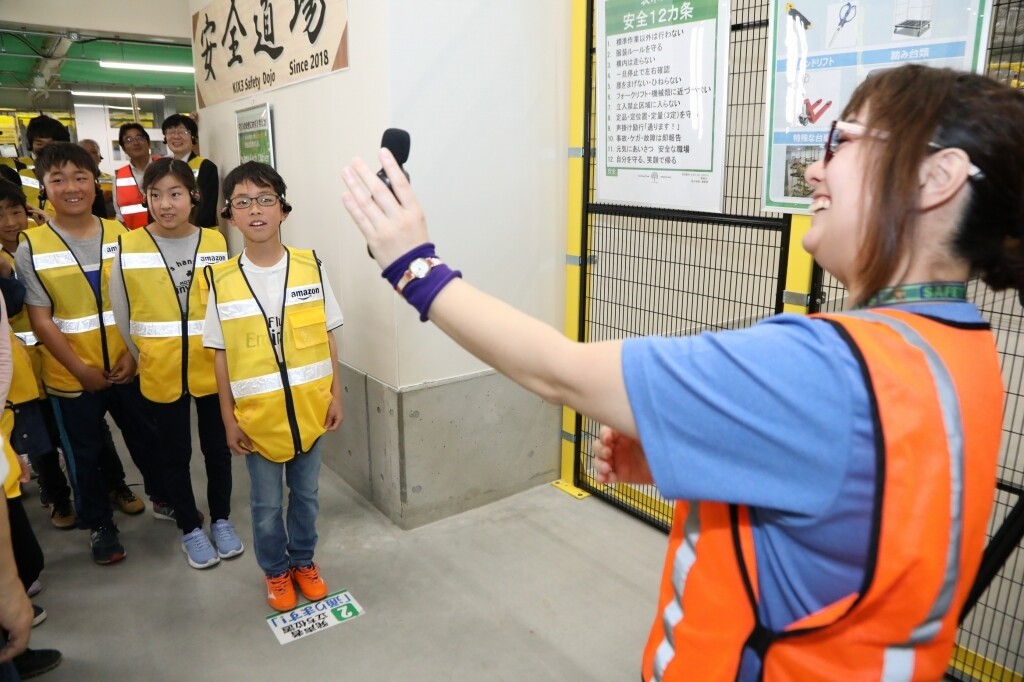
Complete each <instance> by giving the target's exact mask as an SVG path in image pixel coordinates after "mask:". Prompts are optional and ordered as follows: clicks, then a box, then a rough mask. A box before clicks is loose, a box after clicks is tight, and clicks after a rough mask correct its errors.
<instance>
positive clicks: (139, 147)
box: [121, 128, 149, 166]
mask: <svg viewBox="0 0 1024 682" xmlns="http://www.w3.org/2000/svg"><path fill="white" fill-rule="evenodd" d="M121 146H122V147H123V148H124V151H125V153H126V154H127V155H128V158H129V159H131V160H132V161H133V162H134V161H138V160H142V161H143V163H141V164H139V163H136V164H135V165H136V166H138V165H142V166H145V165H146V164H145V162H146V161H148V160H149V138H148V137H147V136H146V133H145V131H144V130H142V129H141V128H128V129H127V130H125V132H124V136H123V137H122V138H121Z"/></svg>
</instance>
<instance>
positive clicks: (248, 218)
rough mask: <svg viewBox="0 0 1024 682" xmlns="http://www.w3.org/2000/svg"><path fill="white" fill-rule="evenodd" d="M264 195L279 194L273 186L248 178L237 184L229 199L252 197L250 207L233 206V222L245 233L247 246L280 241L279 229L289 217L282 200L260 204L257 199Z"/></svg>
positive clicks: (231, 219)
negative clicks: (257, 183) (272, 203)
mask: <svg viewBox="0 0 1024 682" xmlns="http://www.w3.org/2000/svg"><path fill="white" fill-rule="evenodd" d="M263 195H267V196H277V194H276V193H275V192H274V189H273V188H272V187H268V186H264V185H255V184H253V183H251V182H249V181H248V180H246V181H245V182H240V183H239V184H237V185H235V188H234V189H233V190H232V191H231V196H230V197H229V200H232V201H233V200H234V199H237V198H238V197H248V198H249V199H252V202H251V203H250V204H249V207H248V208H235V207H234V206H232V207H231V218H230V221H231V224H232V225H234V226H235V227H237V228H238V229H239V231H240V232H241V233H242V234H243V235H245V243H246V245H247V246H248V245H250V244H263V243H266V242H269V241H280V235H279V233H278V231H279V229H280V228H281V223H283V222H284V221H285V219H286V218H287V217H288V214H287V213H285V212H284V211H283V210H281V202H280V201H278V202H277V203H276V204H274V205H273V206H260V204H259V202H258V201H256V199H257V197H260V196H263Z"/></svg>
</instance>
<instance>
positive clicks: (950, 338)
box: [343, 64, 1024, 682]
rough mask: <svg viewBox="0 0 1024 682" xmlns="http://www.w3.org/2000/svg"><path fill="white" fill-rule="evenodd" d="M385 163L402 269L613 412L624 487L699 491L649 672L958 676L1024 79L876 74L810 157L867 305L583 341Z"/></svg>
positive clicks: (1021, 226) (590, 408) (1015, 267)
mask: <svg viewBox="0 0 1024 682" xmlns="http://www.w3.org/2000/svg"><path fill="white" fill-rule="evenodd" d="M380 157H381V162H382V163H383V166H384V169H385V170H386V171H387V175H388V178H389V179H390V181H391V187H392V188H394V190H395V193H394V194H392V192H391V191H390V190H389V189H388V188H387V186H385V185H384V183H383V182H381V180H380V179H379V178H378V177H377V175H376V174H375V173H374V169H371V168H370V167H368V166H367V165H366V164H365V163H364V162H362V161H361V160H358V159H356V160H355V161H354V162H353V164H352V167H349V168H346V169H345V170H344V171H343V177H344V180H345V183H346V184H347V185H348V188H349V193H347V194H346V195H345V196H344V197H343V200H344V203H345V208H346V209H348V211H349V213H350V214H351V215H352V217H353V219H354V221H355V223H356V225H357V226H358V227H359V229H360V231H361V232H362V233H363V235H364V236H365V237H366V239H367V242H368V243H369V246H370V249H371V251H372V252H373V255H374V257H375V258H376V259H377V261H378V262H379V264H380V265H381V266H382V267H383V268H384V276H385V278H387V279H388V281H389V283H390V284H391V286H393V287H396V288H398V289H399V291H401V293H402V296H403V297H404V298H405V300H406V301H407V302H408V303H410V304H411V305H413V306H414V307H415V308H416V310H417V311H418V312H419V313H420V316H421V319H423V320H426V319H427V317H428V315H429V319H430V321H432V322H433V323H434V324H436V325H437V327H438V328H439V329H440V330H441V331H443V332H444V333H446V334H448V335H449V336H451V337H452V338H453V339H454V340H455V341H456V342H458V343H459V344H460V345H462V346H463V347H464V348H466V349H467V350H469V351H470V352H472V353H474V354H475V355H476V356H477V357H479V358H480V359H482V360H483V361H484V362H486V363H487V364H489V365H491V366H493V367H495V368H496V369H497V370H498V371H500V372H502V373H504V374H506V375H508V376H509V377H511V378H512V379H514V380H515V381H517V382H519V383H520V384H522V385H523V386H524V387H526V388H527V389H529V390H532V391H534V392H536V393H538V394H539V395H541V396H542V397H543V398H544V399H545V400H547V401H548V402H549V403H551V404H553V405H566V406H569V407H572V408H573V409H575V410H576V411H578V412H580V413H581V414H585V415H588V416H589V417H591V418H592V419H594V420H596V421H598V422H600V423H602V424H604V426H603V427H602V428H601V433H600V437H599V440H598V441H597V442H596V443H595V444H594V448H593V454H594V458H593V460H592V461H591V462H590V463H591V464H592V466H593V475H594V477H595V480H597V481H598V482H599V483H603V484H608V483H616V482H631V483H651V482H654V483H656V484H657V486H658V489H659V490H660V491H661V493H662V494H663V495H664V496H665V497H666V498H668V499H674V500H678V502H677V505H676V510H675V518H674V521H673V526H672V531H671V534H670V536H669V547H668V554H667V557H666V560H665V563H664V567H665V570H664V573H663V576H662V583H661V588H660V592H659V597H658V608H657V612H656V614H655V617H654V619H653V620H654V623H653V626H652V628H651V633H650V638H649V639H648V643H647V647H646V649H645V651H644V654H643V657H642V677H643V679H644V680H646V681H648V682H650V681H651V680H659V681H662V682H676V681H677V680H741V681H744V682H747V681H753V680H868V679H871V680H878V679H883V680H903V681H907V682H910V681H911V680H922V681H924V680H939V679H941V678H942V677H943V675H944V673H945V671H946V666H947V665H948V663H949V660H950V655H951V654H952V651H953V644H954V638H955V636H956V632H957V624H958V620H959V616H960V611H961V608H962V607H963V605H964V603H965V601H966V599H967V595H968V593H969V591H970V588H971V585H972V583H973V581H974V578H975V575H976V574H977V571H978V565H979V563H980V561H981V556H982V549H983V547H984V545H985V537H986V529H987V527H988V518H989V513H990V511H991V509H992V503H993V499H994V493H995V482H996V467H997V463H998V458H999V447H1000V436H1001V430H1002V410H1001V409H1000V406H1001V405H1002V404H1003V399H1004V389H1003V382H1002V376H1001V373H1000V367H999V356H998V352H997V349H996V340H995V337H994V335H993V333H992V330H991V329H990V327H989V324H988V322H986V320H985V319H984V318H983V317H982V315H981V313H980V312H979V310H978V309H977V307H975V306H974V305H973V304H972V303H970V302H969V301H968V300H967V296H966V290H967V286H966V282H967V279H968V278H970V277H973V276H977V277H980V279H981V280H982V281H983V282H984V283H985V284H987V285H988V286H989V287H991V288H993V289H994V290H997V291H998V290H1002V289H1006V288H1008V287H1013V288H1016V289H1021V288H1024V246H1022V237H1024V191H1022V189H1024V92H1022V91H1020V90H1013V89H1011V88H1009V87H1006V86H1005V85H1001V84H999V83H996V82H995V81H993V80H990V79H988V78H985V77H983V76H980V75H978V74H973V73H963V72H957V71H953V70H949V69H934V68H928V67H924V66H921V65H917V64H912V65H905V66H901V67H898V68H894V69H887V70H883V71H878V72H876V73H875V74H874V75H872V76H870V77H868V78H867V80H865V81H864V82H863V83H862V84H861V85H860V86H858V87H857V89H856V90H855V91H854V92H853V94H852V96H851V99H850V102H849V104H848V105H847V106H846V108H845V110H844V111H843V114H842V118H841V120H839V121H835V122H834V123H833V125H832V129H831V131H830V132H829V134H828V135H827V136H826V138H825V148H824V149H823V154H822V158H820V159H819V160H818V161H816V162H815V163H814V164H812V165H811V166H810V167H809V168H808V169H807V171H806V176H807V181H808V183H809V184H810V185H811V186H812V187H813V188H814V192H813V199H812V203H811V206H810V210H811V213H812V219H811V228H810V230H809V231H808V232H807V233H806V235H805V236H804V237H803V246H804V248H806V249H807V250H808V251H809V252H810V253H811V254H812V255H813V256H814V258H815V259H816V260H817V262H818V263H819V264H820V265H821V266H822V267H823V268H825V269H826V270H828V271H829V272H830V273H832V274H833V275H834V276H835V277H836V278H837V279H838V280H839V281H840V282H842V283H843V285H844V286H845V287H846V289H847V291H848V292H849V294H850V297H851V300H852V302H853V304H854V306H855V309H854V310H852V311H849V312H845V313H836V314H828V315H814V316H802V315H776V316H773V317H771V318H769V319H767V320H764V321H763V322H760V323H758V324H756V325H754V326H752V327H749V328H747V329H740V330H730V331H722V332H718V333H703V334H699V335H694V336H687V337H676V338H657V337H650V338H634V339H627V340H625V341H623V340H616V341H606V342H601V343H575V342H573V341H571V340H569V339H567V338H565V337H564V336H563V335H562V334H561V333H559V332H558V331H556V330H555V329H552V328H551V327H549V326H547V325H544V324H542V323H541V322H539V321H537V320H534V319H533V318H530V317H529V316H527V315H524V314H523V313H521V312H519V311H517V310H515V309H514V308H512V307H510V306H507V305H505V304H503V303H501V302H500V301H498V300H495V299H494V298H492V297H490V296H488V295H487V294H485V293H483V292H482V291H479V290H478V289H476V288H474V287H473V286H471V285H470V284H468V283H466V282H464V281H463V280H461V279H460V278H459V273H458V272H456V271H454V270H452V269H450V268H449V267H448V266H447V265H445V264H444V263H443V262H441V261H440V260H439V259H438V258H437V257H436V256H437V254H436V253H435V249H434V245H433V244H431V243H430V238H429V236H428V234H427V229H426V220H425V218H424V217H423V212H422V211H421V209H420V207H419V204H418V202H417V200H416V197H415V195H414V194H413V192H412V189H411V188H410V186H409V182H408V181H407V180H406V178H405V175H404V174H403V173H402V171H401V169H400V167H399V166H398V164H397V163H396V162H395V160H394V157H393V156H392V155H391V154H390V152H388V151H387V150H381V152H380ZM453 196H454V194H453ZM479 265H480V264H478V266H479ZM477 269H480V268H479V267H478V268H477ZM513 338H514V339H515V342H514V343H509V339H513ZM610 655H614V654H610Z"/></svg>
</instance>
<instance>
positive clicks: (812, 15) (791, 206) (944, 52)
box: [763, 0, 991, 213]
mask: <svg viewBox="0 0 1024 682" xmlns="http://www.w3.org/2000/svg"><path fill="white" fill-rule="evenodd" d="M990 4H991V0H968V1H966V2H957V3H954V2H943V1H942V0H895V1H893V0H849V1H843V2H828V1H827V0H796V2H791V1H788V0H786V1H784V0H773V3H772V17H773V23H772V33H773V35H772V46H771V52H770V55H769V59H768V73H767V83H768V116H767V117H766V123H767V133H766V139H767V140H768V144H766V145H765V149H766V156H767V159H766V162H765V176H764V177H765V191H764V195H763V196H764V206H765V208H766V209H768V210H780V209H781V210H783V211H785V212H787V213H806V212H807V207H808V206H809V205H810V201H811V199H810V197H811V192H812V189H811V187H810V185H809V184H808V183H807V181H806V179H805V177H804V173H805V171H806V170H807V167H808V166H810V165H811V164H812V163H814V162H815V161H817V160H818V159H820V158H822V157H823V156H824V153H825V151H824V144H825V138H826V137H827V136H828V131H829V128H830V126H831V125H832V121H833V120H834V119H837V118H840V117H841V116H842V112H843V108H844V107H845V106H846V103H847V102H848V101H849V99H850V95H851V94H853V91H854V89H855V88H856V87H857V85H858V84H860V82H861V81H863V80H864V79H865V78H867V77H868V76H869V75H870V74H871V73H872V72H873V71H876V70H879V69H889V68H893V67H896V66H899V65H900V64H904V63H906V62H918V63H921V64H926V65H929V66H938V67H948V68H953V69H960V70H964V71H982V70H984V64H983V63H982V60H981V54H982V53H983V50H984V48H985V43H986V41H987V36H988V24H989V12H990Z"/></svg>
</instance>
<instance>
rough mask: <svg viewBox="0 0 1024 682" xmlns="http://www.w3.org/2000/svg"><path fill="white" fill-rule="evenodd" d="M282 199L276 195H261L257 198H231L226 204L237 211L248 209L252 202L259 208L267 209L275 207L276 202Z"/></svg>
mask: <svg viewBox="0 0 1024 682" xmlns="http://www.w3.org/2000/svg"><path fill="white" fill-rule="evenodd" d="M283 198H284V197H282V196H279V195H277V194H261V195H259V196H258V197H232V198H231V199H230V200H228V203H229V204H230V205H231V208H237V209H239V210H243V209H246V208H249V207H250V206H252V202H254V201H255V202H256V203H257V204H259V205H260V206H262V207H264V208H267V207H270V206H277V202H279V201H280V200H281V199H283Z"/></svg>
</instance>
